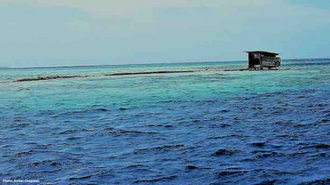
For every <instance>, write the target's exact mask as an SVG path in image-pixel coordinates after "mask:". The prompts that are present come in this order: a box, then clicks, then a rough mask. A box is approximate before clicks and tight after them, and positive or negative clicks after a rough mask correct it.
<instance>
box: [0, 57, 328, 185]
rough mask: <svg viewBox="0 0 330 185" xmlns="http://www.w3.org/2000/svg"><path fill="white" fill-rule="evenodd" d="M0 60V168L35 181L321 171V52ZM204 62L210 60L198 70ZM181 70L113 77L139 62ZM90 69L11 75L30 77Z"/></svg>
mask: <svg viewBox="0 0 330 185" xmlns="http://www.w3.org/2000/svg"><path fill="white" fill-rule="evenodd" d="M245 67H246V63H245V62H227V63H222V62H215V63H185V64H157V65H156V64H155V65H126V66H94V67H92V66H91V67H59V68H28V69H2V70H0V82H1V83H0V129H1V135H0V148H1V150H0V151H1V152H0V154H1V155H0V176H1V177H2V178H3V179H38V180H40V183H41V184H46V183H54V184H71V183H74V184H133V183H136V184H192V183H196V184H225V183H227V184H231V183H237V182H240V183H241V184H258V183H266V184H267V183H269V184H272V183H273V184H275V183H276V184H304V183H306V184H313V183H316V184H318V183H328V182H329V181H330V178H329V173H330V167H329V166H330V164H329V163H330V162H329V157H330V155H329V153H328V152H329V150H330V142H329V139H330V135H329V134H330V133H329V128H330V125H329V123H330V73H329V72H330V61H329V60H294V61H293V60H292V61H284V62H283V67H282V70H278V71H226V72H225V71H221V70H222V69H239V68H245ZM205 69H208V70H207V71H206V70H205ZM167 70H170V71H176V70H202V72H197V73H187V74H152V75H132V76H111V77H106V76H104V74H111V73H118V72H141V71H167ZM54 75H60V76H66V75H69V76H70V75H88V76H89V77H88V78H73V79H57V80H46V81H30V82H29V81H28V82H19V83H18V82H13V81H14V80H17V79H22V78H32V77H36V76H54Z"/></svg>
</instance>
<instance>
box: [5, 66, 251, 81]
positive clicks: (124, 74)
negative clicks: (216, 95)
mask: <svg viewBox="0 0 330 185" xmlns="http://www.w3.org/2000/svg"><path fill="white" fill-rule="evenodd" d="M211 71H213V72H215V71H218V72H229V71H247V69H221V70H215V69H203V70H186V71H142V72H132V73H112V74H100V75H75V76H60V75H55V76H38V77H33V78H22V79H17V80H14V81H12V82H32V81H45V80H57V79H71V78H89V77H111V76H131V75H132V76H133V75H152V74H179V73H197V72H211ZM0 83H10V82H0Z"/></svg>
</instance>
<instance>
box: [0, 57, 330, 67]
mask: <svg viewBox="0 0 330 185" xmlns="http://www.w3.org/2000/svg"><path fill="white" fill-rule="evenodd" d="M300 60H306V61H326V60H330V57H324V58H293V59H282V61H284V62H286V61H300ZM226 62H247V60H232V61H190V62H169V63H140V64H100V65H98V64H95V65H72V66H45V67H40V66H39V67H38V66H36V67H0V69H40V68H41V69H42V68H74V67H77V68H79V67H81V68H83V67H110V66H114V67H118V66H139V65H171V64H172V65H173V64H189V63H226Z"/></svg>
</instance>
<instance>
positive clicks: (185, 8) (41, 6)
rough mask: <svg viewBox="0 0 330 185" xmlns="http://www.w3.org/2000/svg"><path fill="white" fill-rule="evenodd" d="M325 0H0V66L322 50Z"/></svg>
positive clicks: (329, 7) (318, 53) (327, 26)
mask: <svg viewBox="0 0 330 185" xmlns="http://www.w3.org/2000/svg"><path fill="white" fill-rule="evenodd" d="M329 17H330V1H329V0H317V1H316V0H245V1H242V0H135V1H132V0H130V1H128V0H120V1H119V0H94V1H91V0H0V30H1V34H0V66H8V67H31V66H63V65H96V64H127V63H130V64H132V63H159V62H162V63H163V62H190V61H229V60H245V59H246V58H247V57H246V54H245V53H243V51H245V50H270V51H274V52H280V53H282V58H305V57H330V51H329V48H330V42H329V41H330V35H329V31H330V19H329Z"/></svg>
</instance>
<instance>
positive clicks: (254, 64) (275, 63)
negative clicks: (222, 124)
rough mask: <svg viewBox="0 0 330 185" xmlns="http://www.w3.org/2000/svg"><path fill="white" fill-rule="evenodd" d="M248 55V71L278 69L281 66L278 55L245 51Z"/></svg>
mask: <svg viewBox="0 0 330 185" xmlns="http://www.w3.org/2000/svg"><path fill="white" fill-rule="evenodd" d="M246 53H248V55H249V67H248V69H249V70H263V69H278V68H279V67H280V66H281V58H280V57H277V56H278V55H279V53H272V52H267V51H247V52H246Z"/></svg>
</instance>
